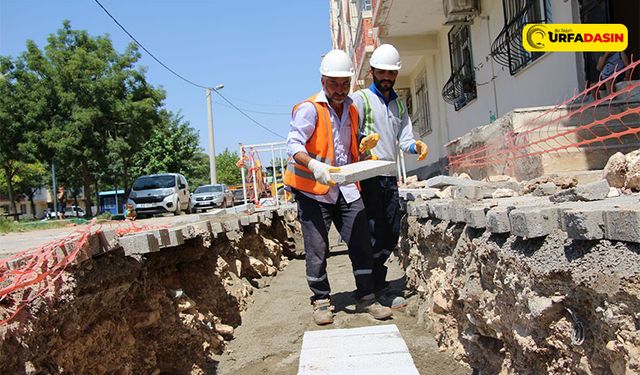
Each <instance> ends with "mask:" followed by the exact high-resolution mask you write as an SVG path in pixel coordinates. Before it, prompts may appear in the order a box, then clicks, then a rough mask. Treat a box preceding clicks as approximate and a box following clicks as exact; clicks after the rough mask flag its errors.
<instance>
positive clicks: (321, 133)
mask: <svg viewBox="0 0 640 375" xmlns="http://www.w3.org/2000/svg"><path fill="white" fill-rule="evenodd" d="M320 73H321V75H322V77H321V80H320V82H321V84H322V90H321V91H320V92H319V93H317V94H314V95H312V96H311V97H310V98H308V99H306V100H304V101H303V102H301V103H299V104H297V105H296V106H295V107H294V108H293V114H292V120H291V124H290V128H289V134H288V137H287V154H288V155H289V157H290V158H289V162H288V163H287V170H286V172H285V178H284V182H285V184H286V185H287V186H288V187H289V188H290V189H291V190H292V191H293V192H294V193H295V195H296V200H297V203H298V218H299V221H300V224H301V226H302V236H303V239H304V248H305V253H306V254H305V262H306V278H307V284H308V285H309V288H310V289H311V292H312V293H313V295H312V296H311V304H312V306H313V320H314V321H315V323H316V324H318V325H324V324H330V323H333V307H332V306H331V300H330V297H331V288H330V285H329V279H328V277H327V255H328V254H329V236H328V233H329V228H330V227H331V222H333V223H334V224H335V225H336V229H337V230H338V232H339V233H340V236H341V237H342V239H343V240H344V241H346V243H347V246H348V251H349V257H350V259H351V263H352V268H353V274H354V277H355V281H356V295H355V296H356V308H357V310H358V311H360V312H366V313H369V314H370V315H371V316H373V317H374V318H376V319H386V318H388V317H390V316H391V315H392V312H391V309H389V308H388V307H385V306H382V305H380V304H379V303H378V302H377V301H376V299H375V295H374V293H373V277H372V273H373V269H372V267H373V256H372V251H371V238H370V235H369V231H368V227H367V225H368V224H367V218H366V214H365V212H364V204H363V203H362V198H361V197H360V192H359V189H358V186H357V185H356V184H353V183H351V184H336V182H335V181H333V179H332V178H331V172H335V171H338V170H339V169H340V167H341V166H343V165H347V164H350V163H353V162H356V161H358V159H359V153H360V151H359V149H358V111H357V109H356V107H355V106H353V102H352V100H351V98H350V97H349V90H350V87H351V77H352V76H353V75H354V69H353V64H352V63H351V59H350V58H349V56H348V55H347V54H346V53H345V52H344V51H341V50H332V51H330V52H329V53H327V54H326V55H325V56H324V58H323V59H322V62H321V63H320Z"/></svg>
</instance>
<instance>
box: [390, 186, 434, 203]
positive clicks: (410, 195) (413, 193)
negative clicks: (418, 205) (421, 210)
mask: <svg viewBox="0 0 640 375" xmlns="http://www.w3.org/2000/svg"><path fill="white" fill-rule="evenodd" d="M436 190H437V189H429V188H425V189H398V195H399V196H400V198H402V199H404V200H408V201H414V200H416V199H418V198H421V199H423V200H426V199H433V198H436V197H437V196H436Z"/></svg>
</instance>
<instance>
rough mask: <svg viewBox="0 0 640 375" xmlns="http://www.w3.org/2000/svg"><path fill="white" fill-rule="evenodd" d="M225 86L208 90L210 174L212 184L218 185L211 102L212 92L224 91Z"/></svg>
mask: <svg viewBox="0 0 640 375" xmlns="http://www.w3.org/2000/svg"><path fill="white" fill-rule="evenodd" d="M223 88H224V85H217V86H216V87H214V88H213V89H212V88H209V87H208V88H207V89H206V95H207V111H208V113H209V174H210V177H211V184H212V185H213V184H215V183H217V178H216V147H215V144H214V143H213V101H212V100H211V91H212V90H213V91H218V90H222V89H223Z"/></svg>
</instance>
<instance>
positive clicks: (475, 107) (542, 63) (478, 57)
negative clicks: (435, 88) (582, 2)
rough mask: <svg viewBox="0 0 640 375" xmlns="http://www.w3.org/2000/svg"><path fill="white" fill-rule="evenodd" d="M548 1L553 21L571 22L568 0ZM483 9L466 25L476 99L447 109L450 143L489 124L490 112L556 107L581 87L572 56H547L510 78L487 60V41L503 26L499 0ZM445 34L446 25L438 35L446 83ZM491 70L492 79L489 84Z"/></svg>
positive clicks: (487, 0)
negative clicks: (468, 26) (474, 79)
mask: <svg viewBox="0 0 640 375" xmlns="http://www.w3.org/2000/svg"><path fill="white" fill-rule="evenodd" d="M550 3H551V4H552V10H551V16H552V20H553V22H554V23H571V22H573V15H572V2H563V1H551V2H550ZM481 9H482V12H483V13H482V15H481V17H476V18H475V19H474V22H473V24H472V25H471V26H470V30H471V46H472V54H473V63H474V65H475V67H476V69H475V73H476V89H477V96H478V97H477V99H476V100H474V101H473V102H471V103H469V104H467V105H466V106H465V107H463V108H462V109H460V110H459V111H455V109H454V107H453V106H452V105H447V118H448V121H449V126H450V129H451V134H450V135H451V139H455V138H457V137H460V136H462V135H464V134H466V133H467V132H469V131H470V130H471V129H473V128H476V127H478V126H481V125H485V124H487V123H489V111H490V110H491V111H492V112H494V113H496V114H497V115H496V117H500V116H502V115H504V114H506V113H507V112H510V111H512V110H513V109H516V108H523V107H538V106H545V105H554V104H558V103H561V102H562V101H564V100H565V99H568V98H570V97H571V96H573V95H574V94H575V90H576V89H577V88H578V87H579V84H578V70H577V63H576V54H574V53H552V54H545V55H544V56H542V57H541V58H539V59H538V60H536V61H534V62H533V63H531V64H530V65H529V66H527V67H525V68H524V69H522V70H521V71H519V72H518V73H516V75H514V76H512V75H511V74H510V72H509V68H508V67H504V66H501V65H499V64H497V63H496V62H495V61H494V60H493V59H491V58H490V57H489V54H490V52H491V43H492V42H493V41H494V40H495V39H496V37H497V36H498V35H499V33H500V31H501V30H502V28H503V27H504V22H505V21H504V14H503V7H502V0H484V1H482V8H481ZM487 15H488V19H486V16H487ZM449 30H450V28H449V27H445V28H443V30H441V31H440V32H439V41H440V46H441V49H440V54H441V55H440V57H441V63H442V66H443V71H444V72H445V73H446V76H447V79H448V76H449V75H450V74H451V65H450V62H449V47H448V32H449ZM492 67H493V72H494V73H495V77H496V78H495V79H494V80H493V81H492V79H491V77H492ZM445 82H446V81H445ZM445 82H442V85H444V83H445ZM494 85H495V94H494Z"/></svg>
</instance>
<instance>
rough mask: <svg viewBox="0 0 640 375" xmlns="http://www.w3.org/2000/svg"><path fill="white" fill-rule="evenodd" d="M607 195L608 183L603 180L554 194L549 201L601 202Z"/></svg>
mask: <svg viewBox="0 0 640 375" xmlns="http://www.w3.org/2000/svg"><path fill="white" fill-rule="evenodd" d="M608 194H609V183H607V181H605V180H600V181H596V182H591V183H588V184H585V185H578V186H576V187H574V188H571V189H567V190H563V191H560V192H558V193H555V194H554V195H552V196H551V197H550V198H549V200H551V201H552V202H556V203H560V202H575V201H595V200H602V199H605V198H606V197H607V195H608Z"/></svg>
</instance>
